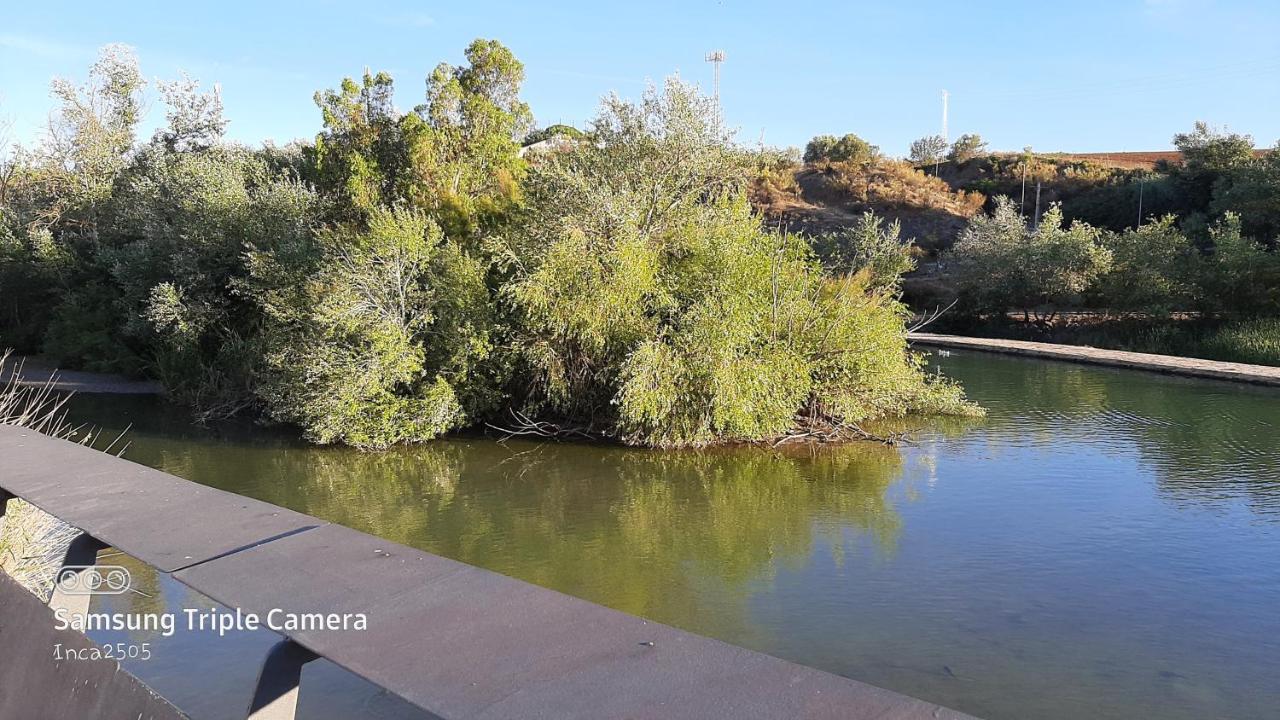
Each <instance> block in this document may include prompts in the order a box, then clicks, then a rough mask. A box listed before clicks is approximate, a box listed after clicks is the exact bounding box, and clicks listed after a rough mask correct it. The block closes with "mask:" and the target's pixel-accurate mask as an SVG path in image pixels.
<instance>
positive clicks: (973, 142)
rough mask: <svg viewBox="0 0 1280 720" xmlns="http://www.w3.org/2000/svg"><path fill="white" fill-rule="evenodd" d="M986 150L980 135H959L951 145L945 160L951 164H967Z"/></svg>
mask: <svg viewBox="0 0 1280 720" xmlns="http://www.w3.org/2000/svg"><path fill="white" fill-rule="evenodd" d="M986 150H987V143H986V142H985V141H984V140H983V139H982V136H980V135H961V136H960V138H959V139H958V140H956V141H955V142H954V143H952V144H951V152H949V153H947V159H948V160H950V161H951V162H953V163H967V162H969V161H970V160H972V159H974V158H976V157H978V156H979V155H981V154H983V153H984V152H986Z"/></svg>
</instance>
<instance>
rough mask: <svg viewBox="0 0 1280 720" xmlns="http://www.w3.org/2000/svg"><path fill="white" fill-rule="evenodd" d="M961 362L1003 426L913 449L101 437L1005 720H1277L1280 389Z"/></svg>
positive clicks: (160, 423) (200, 472)
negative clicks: (367, 449) (320, 443)
mask: <svg viewBox="0 0 1280 720" xmlns="http://www.w3.org/2000/svg"><path fill="white" fill-rule="evenodd" d="M937 361H938V362H939V363H940V364H941V368H942V371H943V372H944V373H945V374H947V375H950V376H952V377H955V378H957V379H959V380H960V381H961V382H963V383H964V385H965V387H966V388H967V390H968V392H969V394H970V395H971V396H972V397H973V398H974V399H976V400H977V401H979V402H980V403H982V404H983V405H985V406H986V407H987V408H988V409H989V411H990V415H989V417H988V418H986V419H984V420H979V421H964V422H947V423H927V422H924V421H917V422H915V423H911V425H912V427H915V428H917V430H916V433H915V438H916V443H915V444H912V445H907V446H901V447H898V448H887V447H882V446H879V445H873V444H860V445H857V446H854V447H846V448H842V449H838V450H831V449H822V450H817V451H812V452H811V451H809V450H808V449H795V450H790V451H787V452H778V451H770V450H765V449H759V448H737V449H726V450H716V451H708V452H678V453H673V452H657V451H643V450H630V449H623V448H616V447H599V446H586V445H573V444H559V445H558V444H537V443H532V442H522V441H513V442H508V443H500V442H496V441H495V440H494V439H491V438H469V439H453V440H446V441H440V442H436V443H433V444H430V445H426V446H422V447H416V448H409V449H401V450H396V451H393V452H389V453H385V454H361V453H357V452H352V451H347V450H339V449H325V448H311V447H306V446H303V445H300V444H298V443H297V442H295V441H293V440H292V439H291V437H290V436H289V435H287V434H284V433H281V432H279V431H269V430H266V429H262V428H253V427H246V426H228V427H218V428H212V429H200V428H194V427H191V426H189V425H187V424H186V423H185V422H184V421H183V416H182V414H181V412H180V411H173V410H169V409H166V408H165V407H164V406H161V405H159V404H158V403H157V402H156V401H151V400H139V399H129V398H120V397H114V398H110V397H89V396H85V397H81V398H79V399H78V404H77V406H76V409H75V412H76V414H77V416H78V417H80V418H83V419H88V420H93V421H96V422H98V423H100V424H103V425H105V426H108V427H109V428H117V427H121V426H123V425H124V424H125V423H128V422H132V423H133V428H132V430H131V431H130V433H129V437H130V439H131V441H132V444H131V446H130V447H129V450H128V452H127V454H126V457H128V458H130V459H132V460H135V461H138V462H142V463H146V464H148V465H153V466H155V467H159V468H162V469H164V470H167V471H169V472H172V473H174V474H177V475H180V476H182V477H186V478H189V479H191V480H194V481H196V482H200V483H204V484H207V485H213V486H216V487H220V488H224V489H227V490H230V491H233V492H237V493H242V494H245V495H250V496H253V497H256V498H260V499H262V500H266V501H269V502H272V503H277V504H280V505H284V506H287V507H290V508H293V509H296V510H300V511H302V512H306V513H309V514H312V515H316V516H319V517H322V518H325V519H327V520H330V521H333V522H337V523H341V524H344V525H348V526H350V527H354V528H358V529H361V530H365V531H367V532H370V533H374V534H377V535H380V536H382V537H385V538H388V539H391V540H395V541H397V542H401V543H405V544H407V545H412V546H414V547H418V548H422V549H424V550H428V551H431V552H435V553H439V554H442V555H446V556H449V557H452V558H456V559H459V560H462V561H465V562H469V563H473V564H476V565H480V566H483V567H486V568H490V569H492V570H495V571H498V572H501V573H505V574H508V575H512V576H515V577H518V578H522V579H524V580H528V581H530V582H534V583H537V584H540V585H544V586H546V587H550V588H555V589H557V590H561V591H564V592H567V593H570V594H573V595H577V596H580V597H583V598H587V599H589V600H593V601H595V602H599V603H602V604H604V605H608V606H611V607H614V608H618V609H620V610H624V611H626V612H630V613H634V614H637V615H642V616H644V617H647V618H651V619H654V620H658V621H661V622H665V623H669V624H671V625H675V626H678V627H681V628H685V629H687V630H691V631H694V632H698V633H703V634H706V635H711V636H714V637H717V638H720V639H723V640H726V641H728V642H731V643H735V644H738V645H743V646H746V647H750V648H754V649H757V650H761V651H763V652H767V653H770V654H773V655H777V656H780V657H784V658H787V659H790V660H794V661H797V662H800V663H804V664H807V665H811V666H814V667H818V668H822V669H824V670H828V671H831V672H835V673H839V674H842V675H846V676H848V677H852V678H856V679H859V680H863V681H866V682H870V683H872V684H875V685H880V686H883V687H887V688H891V689H894V690H898V691H900V692H904V693H908V694H911V695H915V696H918V697H922V698H926V699H928V700H932V701H935V702H938V703H942V704H944V705H947V706H950V707H954V708H956V709H959V710H963V711H967V712H970V713H973V714H975V715H979V716H981V717H986V718H990V719H991V720H1001V719H1012V718H1055V719H1056V718H1063V719H1065V718H1135V717H1159V718H1210V717H1212V718H1260V717H1275V716H1276V714H1277V713H1278V712H1280V710H1278V708H1280V438H1278V437H1277V426H1278V425H1280V391H1277V390H1274V389H1265V388H1255V387H1250V386H1245V385H1233V384H1226V383H1217V382H1209V381H1198V380H1187V379H1179V378H1171V377H1164V376H1158V375H1150V374H1144V373H1138V372H1132V371H1121V370H1109V369H1101V368H1091V367H1086V366H1078V365H1070V364H1062V363H1053V362H1047V361H1032V360H1023V359H1015V358H1007V357H1001V356H995V355H986V354H980V353H972V354H967V353H955V354H952V355H950V356H948V357H943V358H938V359H937ZM173 585H174V586H176V584H173ZM166 587H169V586H166ZM175 593H179V591H178V590H175V589H173V588H172V587H170V588H169V589H168V590H166V591H165V592H163V593H161V595H166V594H167V595H173V594H175ZM179 594H180V593H179ZM165 601H166V602H169V603H170V604H181V603H183V602H189V599H188V600H184V599H183V598H181V597H176V598H175V597H169V598H168V599H167V600H165ZM188 642H191V641H188ZM207 642H216V641H207ZM255 647H256V646H255ZM184 652H187V653H190V652H191V649H190V647H188V648H187V649H186V650H185V651H184ZM210 652H214V651H213V650H211V651H210ZM217 652H230V651H229V650H226V649H225V647H224V648H222V649H221V650H217ZM254 652H257V650H255V651H254ZM250 655H253V654H252V653H250ZM246 662H248V663H249V664H248V665H245V667H247V668H248V671H247V672H248V673H249V674H250V675H251V674H252V667H253V666H252V663H253V662H254V660H252V658H250V659H249V660H247V661H246ZM241 664H243V663H241ZM148 673H149V675H148ZM143 674H144V675H145V676H146V677H148V678H150V680H149V681H154V682H153V684H156V685H157V687H158V688H159V689H161V691H162V692H166V694H168V692H170V691H173V692H176V693H177V694H178V695H181V696H183V697H194V698H196V700H200V699H201V693H202V692H204V693H205V694H206V695H211V694H215V693H212V691H208V690H204V691H202V690H201V687H200V682H201V681H200V680H199V679H192V678H190V677H189V675H182V674H181V673H179V672H177V671H172V672H170V671H169V670H166V669H165V666H164V665H163V664H161V665H160V666H156V665H154V664H153V665H152V666H150V667H148V668H146V669H145V670H144V671H143ZM179 677H183V678H185V679H182V680H180V679H178V678H179ZM210 682H212V681H210ZM166 683H169V684H168V685H166ZM167 688H168V689H170V690H166V689H167ZM173 688H176V690H172V689H173ZM331 692H332V693H335V697H336V694H338V693H337V691H331ZM184 693H185V694H184ZM205 699H206V700H207V698H205ZM196 704H197V705H199V702H197V703H196ZM306 705H307V702H306V693H304V708H305V707H306ZM313 705H314V703H313ZM207 706H208V707H209V708H216V707H217V703H213V702H210V703H208V704H207ZM370 707H379V706H378V705H377V704H376V703H374V704H373V705H369V704H366V705H362V706H361V708H360V712H367V714H370V715H376V716H381V715H382V714H383V713H382V711H376V712H375V711H373V710H370V709H369V708H370ZM350 712H355V711H354V710H353V711H350ZM316 713H317V714H320V715H323V714H324V712H323V711H321V710H319V709H317V710H316ZM226 714H227V716H231V715H232V714H233V713H232V712H230V711H227V713H226ZM392 714H394V713H392ZM207 716H208V717H215V716H220V715H219V712H217V711H215V710H214V709H211V710H210V711H209V712H208V713H207Z"/></svg>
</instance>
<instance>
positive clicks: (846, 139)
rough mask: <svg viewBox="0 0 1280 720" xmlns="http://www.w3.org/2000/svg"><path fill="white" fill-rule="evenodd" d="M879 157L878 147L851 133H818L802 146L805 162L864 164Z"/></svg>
mask: <svg viewBox="0 0 1280 720" xmlns="http://www.w3.org/2000/svg"><path fill="white" fill-rule="evenodd" d="M879 157H880V148H878V147H876V146H875V145H872V144H871V143H868V142H867V141H866V140H863V139H862V138H860V137H858V136H857V135H854V134H853V133H849V134H847V135H844V136H842V137H839V138H837V137H835V136H834V135H819V136H817V137H815V138H814V139H812V140H810V141H809V144H808V145H806V146H805V148H804V161H805V162H807V163H814V162H820V161H826V162H849V163H855V164H866V163H871V162H874V161H875V160H876V159H877V158H879Z"/></svg>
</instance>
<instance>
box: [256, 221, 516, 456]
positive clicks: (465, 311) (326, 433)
mask: <svg viewBox="0 0 1280 720" xmlns="http://www.w3.org/2000/svg"><path fill="white" fill-rule="evenodd" d="M312 242H313V241H312V240H310V239H304V238H299V239H297V240H295V241H294V242H293V243H292V244H285V245H280V246H278V247H275V248H273V249H271V250H262V251H257V252H254V253H253V254H252V255H251V257H250V269H251V271H252V279H251V288H252V291H253V295H254V297H256V298H258V300H259V302H260V303H261V304H262V307H263V310H264V311H265V313H266V316H267V328H266V331H265V335H266V346H267V351H266V369H265V371H264V373H263V382H262V386H261V388H260V393H261V395H262V397H263V398H264V399H265V400H266V403H267V409H268V411H269V412H270V413H271V415H272V416H273V417H275V418H276V419H278V420H283V421H286V422H292V423H296V424H298V425H300V426H301V427H302V428H303V429H304V431H305V432H306V434H307V437H308V438H310V439H311V440H313V441H315V442H319V443H332V442H342V443H346V444H348V445H355V446H357V447H366V448H370V447H372V448H382V447H387V446H388V445H392V444H395V443H398V442H418V441H422V440H429V439H431V438H433V437H436V436H438V435H440V434H442V433H444V432H446V431H448V430H451V429H454V428H457V427H461V426H463V425H466V424H467V423H468V421H469V420H470V419H471V418H474V417H477V416H482V415H483V414H484V413H486V412H489V411H490V410H492V406H493V404H494V403H495V402H496V399H497V395H496V388H495V387H494V385H493V384H492V383H488V382H486V380H487V379H488V378H486V377H485V365H484V364H485V363H486V361H488V360H489V359H490V354H491V352H492V340H491V332H492V325H493V313H492V306H491V303H490V297H489V292H488V289H487V288H486V287H485V283H484V267H483V265H481V264H480V263H479V262H477V261H476V260H475V259H473V258H471V257H468V256H467V255H466V254H464V253H463V252H462V251H461V250H460V249H459V248H458V246H457V244H456V243H453V242H451V241H449V240H446V239H445V238H444V236H443V235H442V233H441V230H440V227H439V226H438V225H437V224H436V223H435V222H433V221H432V220H430V219H429V218H427V217H426V216H425V215H423V214H421V213H418V212H414V211H409V210H386V209H381V208H379V209H375V210H374V211H373V212H372V213H371V215H370V217H369V220H368V226H367V229H365V228H361V227H358V226H354V225H344V226H341V227H338V228H336V229H333V230H326V231H323V232H321V233H319V234H318V235H317V236H316V237H315V239H314V246H312Z"/></svg>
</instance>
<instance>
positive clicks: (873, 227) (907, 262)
mask: <svg viewBox="0 0 1280 720" xmlns="http://www.w3.org/2000/svg"><path fill="white" fill-rule="evenodd" d="M901 234H902V226H901V225H900V224H899V223H898V222H896V221H895V222H892V223H890V224H889V225H888V226H887V227H886V226H885V224H884V218H880V217H877V216H876V214H875V213H873V212H870V211H868V212H865V213H863V214H862V217H861V218H859V219H858V221H857V222H856V223H854V224H853V226H852V227H850V228H848V229H847V230H843V231H841V232H833V233H826V234H823V235H820V236H819V237H817V238H814V240H813V241H812V244H813V246H814V249H815V250H816V251H817V253H818V256H819V257H820V258H821V259H822V263H823V265H824V267H825V268H826V269H827V271H828V272H829V273H830V274H832V275H836V276H842V275H854V274H857V273H860V272H861V273H865V274H866V275H867V285H868V287H869V288H871V289H873V290H878V291H895V290H897V289H898V288H899V286H900V284H901V280H902V276H903V274H905V273H908V272H911V271H912V270H914V269H915V266H916V262H915V258H914V257H913V256H912V245H911V242H910V241H908V240H903V239H902V237H901Z"/></svg>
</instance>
